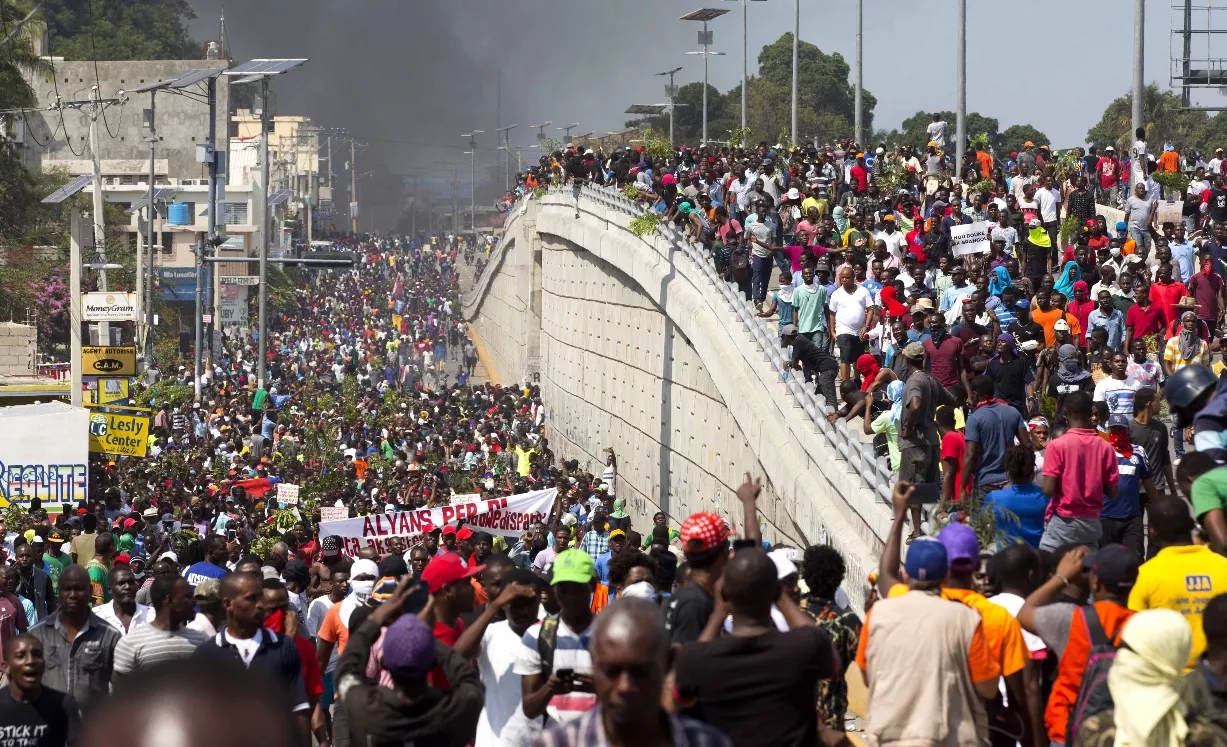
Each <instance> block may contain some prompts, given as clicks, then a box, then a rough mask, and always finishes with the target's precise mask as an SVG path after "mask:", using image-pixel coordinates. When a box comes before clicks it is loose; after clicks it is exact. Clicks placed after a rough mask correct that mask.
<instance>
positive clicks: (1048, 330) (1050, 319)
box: [1031, 306, 1082, 348]
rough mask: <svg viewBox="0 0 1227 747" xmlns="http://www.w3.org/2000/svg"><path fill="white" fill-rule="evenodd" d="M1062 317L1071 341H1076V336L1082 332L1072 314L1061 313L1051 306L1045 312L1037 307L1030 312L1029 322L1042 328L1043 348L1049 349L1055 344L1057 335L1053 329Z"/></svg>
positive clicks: (1080, 326)
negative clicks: (1066, 324) (1067, 327)
mask: <svg viewBox="0 0 1227 747" xmlns="http://www.w3.org/2000/svg"><path fill="white" fill-rule="evenodd" d="M1062 317H1064V319H1065V321H1066V322H1067V323H1068V324H1069V333H1070V335H1072V336H1073V339H1075V340H1077V339H1078V335H1079V334H1080V333H1081V332H1082V325H1081V324H1079V323H1078V318H1077V317H1076V316H1074V315H1073V314H1070V313H1067V312H1064V311H1061V309H1059V308H1057V307H1056V306H1053V307H1052V308H1050V309H1048V310H1047V311H1043V310H1041V309H1040V308H1039V307H1038V306H1037V307H1035V309H1033V310H1032V311H1031V321H1033V322H1035V323H1036V324H1038V325H1040V326H1041V327H1043V328H1044V347H1046V348H1050V347H1052V346H1053V345H1055V344H1056V343H1057V334H1056V332H1055V331H1053V327H1055V326H1056V324H1057V322H1058V321H1060V320H1061V319H1062Z"/></svg>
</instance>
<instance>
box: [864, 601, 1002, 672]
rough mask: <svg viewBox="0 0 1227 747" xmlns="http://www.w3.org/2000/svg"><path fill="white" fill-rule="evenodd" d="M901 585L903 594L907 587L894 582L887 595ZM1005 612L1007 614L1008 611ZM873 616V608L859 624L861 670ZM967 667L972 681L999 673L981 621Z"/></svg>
mask: <svg viewBox="0 0 1227 747" xmlns="http://www.w3.org/2000/svg"><path fill="white" fill-rule="evenodd" d="M899 587H902V589H903V592H902V593H904V594H906V593H907V591H908V588H907V586H905V585H903V584H896V585H895V586H894V587H891V589H890V591H889V592H887V594H886V596H887V597H897V596H899V594H897V593H895V592H896V589H897V588H899ZM1006 614H1009V613H1008V612H1007V613H1006ZM872 617H873V610H872V609H871V610H869V612H866V613H865V623H864V624H863V625H862V626H861V640H860V643H858V644H857V647H856V665H857V666H858V667H860V668H861V671H862V672H867V671H869V661H868V660H867V659H866V658H865V657H866V651H867V650H868V648H869V634H870V632H871V631H872V630H873V629H872V627H870V625H869V621H870V619H871V618H872ZM967 668H968V670H969V671H970V672H971V681H972V682H987V681H988V680H991V679H994V678H996V677H998V676H1000V675H1001V669H1000V667H998V666H997V662H996V661H994V660H993V655H992V652H991V651H990V650H989V645H988V639H987V638H986V637H985V635H984V623H983V622H981V623H980V625H979V626H978V627H977V628H976V633H975V635H974V636H972V638H971V646H970V647H969V648H968V650H967Z"/></svg>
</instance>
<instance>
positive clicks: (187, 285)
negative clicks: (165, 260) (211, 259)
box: [158, 267, 213, 303]
mask: <svg viewBox="0 0 1227 747" xmlns="http://www.w3.org/2000/svg"><path fill="white" fill-rule="evenodd" d="M209 270H210V268H209V267H205V268H204V285H203V286H202V290H203V292H204V294H205V296H206V297H208V295H209V294H210V293H212V288H213V285H212V282H211V281H212V279H213V277H212V274H211V273H210V272H209ZM158 280H159V281H160V282H161V286H162V300H164V301H170V302H172V303H195V302H196V268H195V267H159V268H158Z"/></svg>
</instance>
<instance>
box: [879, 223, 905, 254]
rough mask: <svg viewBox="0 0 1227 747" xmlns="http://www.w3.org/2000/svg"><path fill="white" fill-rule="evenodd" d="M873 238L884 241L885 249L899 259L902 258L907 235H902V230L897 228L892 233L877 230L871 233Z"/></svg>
mask: <svg viewBox="0 0 1227 747" xmlns="http://www.w3.org/2000/svg"><path fill="white" fill-rule="evenodd" d="M873 238H874V240H875V241H885V242H886V251H888V252H890V253H891V254H893V255H894V256H896V257H899V258H900V259H902V258H903V254H904V252H905V251H906V249H907V237H906V236H904V235H903V232H902V231H900V230H898V229H896V230H895V231H894V232H892V233H887V232H885V231H878V232H877V233H876V234H874V235H873Z"/></svg>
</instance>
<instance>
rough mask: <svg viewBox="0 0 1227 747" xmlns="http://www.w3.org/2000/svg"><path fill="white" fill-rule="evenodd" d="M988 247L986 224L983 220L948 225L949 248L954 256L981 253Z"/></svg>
mask: <svg viewBox="0 0 1227 747" xmlns="http://www.w3.org/2000/svg"><path fill="white" fill-rule="evenodd" d="M989 248H990V242H989V240H988V224H987V223H985V222H984V221H980V222H979V223H969V224H967V225H965V226H951V227H950V250H951V251H952V252H953V253H954V256H956V257H961V256H963V255H964V254H983V253H985V252H987V251H988V250H989Z"/></svg>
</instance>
